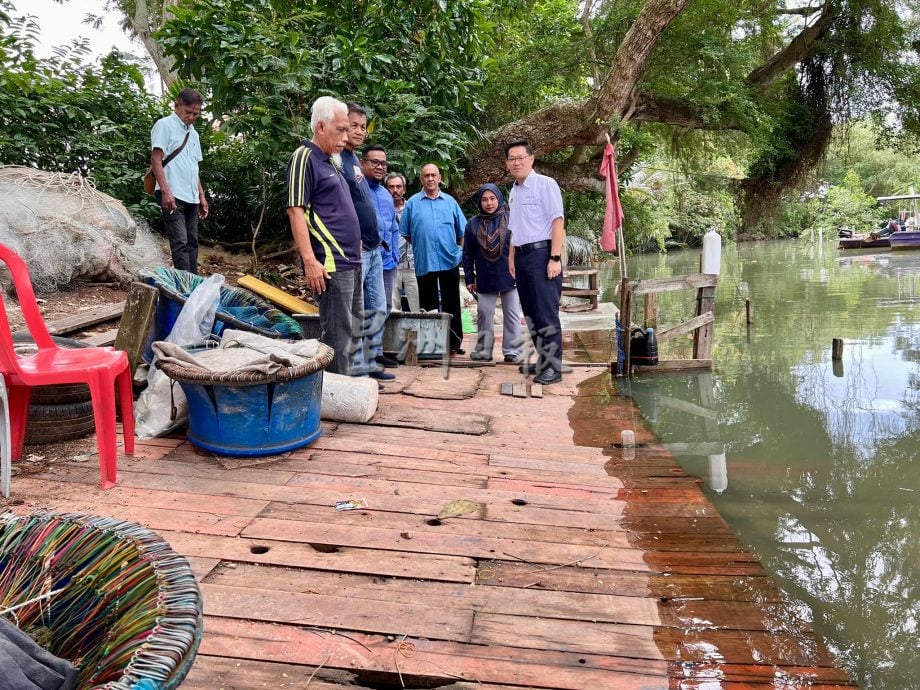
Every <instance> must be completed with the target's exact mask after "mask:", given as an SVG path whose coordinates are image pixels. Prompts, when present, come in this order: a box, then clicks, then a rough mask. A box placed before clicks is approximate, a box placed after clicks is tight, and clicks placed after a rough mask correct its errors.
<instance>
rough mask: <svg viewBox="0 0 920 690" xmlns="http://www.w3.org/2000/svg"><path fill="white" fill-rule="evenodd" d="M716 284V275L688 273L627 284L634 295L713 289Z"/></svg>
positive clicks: (717, 277)
mask: <svg viewBox="0 0 920 690" xmlns="http://www.w3.org/2000/svg"><path fill="white" fill-rule="evenodd" d="M718 282H719V276H718V275H709V274H707V273H690V274H688V275H682V276H674V277H668V278H648V279H645V280H632V281H630V282H629V291H630V292H632V294H634V295H647V294H649V293H652V292H673V291H674V290H688V289H696V288H705V287H715V286H716V285H717V284H718Z"/></svg>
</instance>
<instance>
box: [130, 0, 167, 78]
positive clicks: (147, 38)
mask: <svg viewBox="0 0 920 690" xmlns="http://www.w3.org/2000/svg"><path fill="white" fill-rule="evenodd" d="M178 4H179V0H162V12H161V13H160V16H159V17H155V19H156V22H151V19H150V7H149V5H148V4H147V0H136V2H135V3H134V12H129V11H128V6H127V4H122V11H123V12H124V14H125V17H127V19H128V22H129V23H130V24H131V29H132V30H133V31H134V33H135V35H136V36H137V38H138V39H139V40H140V42H141V43H143V44H144V48H146V49H147V53H148V54H149V55H150V59H151V60H153V64H154V65H156V68H157V73H159V75H160V79H162V80H163V83H164V84H165V85H166V86H171V85H172V84H173V82H175V81H176V74H175V72H173V61H172V59H171V58H168V57H166V56H165V55H163V51H162V49H161V48H160V45H159V43H157V42H156V41H155V40H154V39H153V38H152V34H153V33H154V32H156V31H157V30H158V29H159V28H160V27H161V26H163V23H164V22H165V21H166V20H167V19H168V18H169V14H170V9H169V8H170V7H172V6H174V5H178Z"/></svg>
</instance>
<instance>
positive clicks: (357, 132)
mask: <svg viewBox="0 0 920 690" xmlns="http://www.w3.org/2000/svg"><path fill="white" fill-rule="evenodd" d="M347 105H348V139H347V141H346V142H345V150H344V151H342V172H343V174H344V175H345V179H346V180H347V181H348V189H349V191H350V192H351V200H352V202H353V203H354V206H355V212H356V213H357V214H358V226H359V227H360V229H361V274H362V280H363V285H362V290H363V292H364V322H363V327H362V333H361V338H360V345H361V348H360V349H359V350H358V351H357V352H356V353H355V373H356V374H357V375H359V376H361V375H365V374H366V375H368V376H371V377H373V378H375V379H378V380H380V381H392V380H393V379H395V378H396V377H395V376H394V375H393V374H390V373H389V372H386V371H384V369H383V364H387V363H389V364H390V365H391V366H393V365H395V364H396V361H395V360H391V359H389V358H386V357H384V356H383V326H384V322H385V321H386V318H387V299H386V295H385V294H384V291H383V261H382V259H381V257H380V229H379V228H378V227H377V209H376V208H375V207H374V202H373V201H372V200H371V193H370V189H369V187H368V186H367V180H365V179H364V172H363V171H362V170H361V165H360V163H359V162H358V158H357V156H355V154H354V151H355V149H356V148H357V147H359V146H361V145H362V144H363V143H364V139H365V138H366V137H367V111H366V110H365V109H364V108H363V107H361V106H360V105H358V104H357V103H348V104H347Z"/></svg>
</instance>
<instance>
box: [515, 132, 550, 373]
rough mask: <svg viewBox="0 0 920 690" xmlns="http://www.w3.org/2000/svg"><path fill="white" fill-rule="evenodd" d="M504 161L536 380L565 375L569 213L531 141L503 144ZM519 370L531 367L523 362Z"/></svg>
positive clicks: (517, 274) (518, 277) (517, 275)
mask: <svg viewBox="0 0 920 690" xmlns="http://www.w3.org/2000/svg"><path fill="white" fill-rule="evenodd" d="M505 162H506V164H507V166H508V172H510V173H511V176H512V177H513V178H514V184H513V185H512V186H511V195H510V197H509V201H508V203H509V206H510V215H509V219H508V229H509V230H510V231H511V250H510V252H509V257H508V263H509V268H510V269H511V275H512V276H514V278H515V280H516V281H517V288H518V296H519V297H520V298H521V310H522V311H523V312H524V316H525V317H526V319H527V327H528V329H529V330H530V338H531V340H533V344H534V347H535V348H536V350H537V364H536V374H537V376H536V377H535V378H534V383H540V384H543V385H546V384H550V383H557V382H559V381H561V380H562V326H561V325H560V323H559V300H560V298H561V297H562V246H563V244H565V216H564V214H563V208H562V192H560V191H559V185H558V184H557V183H556V181H555V180H554V179H552V178H551V177H547V176H546V175H541V174H539V173H536V172H534V171H533V162H534V157H533V149H532V148H531V146H530V143H529V142H527V141H514V142H511V143H510V144H508V146H506V147H505ZM521 371H522V372H524V373H525V374H527V373H532V372H531V371H530V367H529V365H527V364H524V365H523V366H522V367H521Z"/></svg>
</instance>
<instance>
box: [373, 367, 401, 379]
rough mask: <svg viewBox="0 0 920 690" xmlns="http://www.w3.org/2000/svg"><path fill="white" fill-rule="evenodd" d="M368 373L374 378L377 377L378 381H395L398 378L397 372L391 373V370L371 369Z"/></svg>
mask: <svg viewBox="0 0 920 690" xmlns="http://www.w3.org/2000/svg"><path fill="white" fill-rule="evenodd" d="M367 375H368V376H370V377H371V378H372V379H377V380H378V381H395V380H396V374H391V373H390V372H388V371H384V370H383V369H377V370H376V371H369V372H367Z"/></svg>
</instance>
